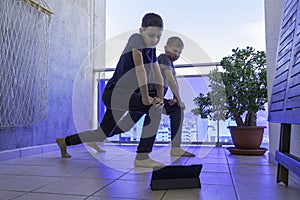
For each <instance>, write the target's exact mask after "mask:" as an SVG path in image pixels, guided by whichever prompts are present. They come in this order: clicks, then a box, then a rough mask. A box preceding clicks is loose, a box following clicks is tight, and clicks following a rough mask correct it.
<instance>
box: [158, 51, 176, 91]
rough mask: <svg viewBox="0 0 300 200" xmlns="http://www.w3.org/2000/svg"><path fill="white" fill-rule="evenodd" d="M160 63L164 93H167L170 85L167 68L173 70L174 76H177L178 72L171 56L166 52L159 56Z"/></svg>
mask: <svg viewBox="0 0 300 200" xmlns="http://www.w3.org/2000/svg"><path fill="white" fill-rule="evenodd" d="M158 63H159V66H160V70H161V74H162V77H163V80H164V95H166V93H167V91H168V87H169V86H168V81H167V77H166V73H165V70H167V69H169V70H171V71H172V74H173V76H174V77H175V76H176V72H175V68H174V65H173V62H172V61H171V60H170V59H169V57H168V56H167V55H166V54H160V55H159V56H158Z"/></svg>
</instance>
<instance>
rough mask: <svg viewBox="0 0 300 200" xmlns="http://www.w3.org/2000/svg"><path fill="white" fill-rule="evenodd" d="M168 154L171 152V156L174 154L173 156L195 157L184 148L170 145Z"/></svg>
mask: <svg viewBox="0 0 300 200" xmlns="http://www.w3.org/2000/svg"><path fill="white" fill-rule="evenodd" d="M170 154H171V156H175V157H195V156H196V155H195V154H193V153H190V152H188V151H185V150H183V149H181V148H180V147H172V148H171V152H170Z"/></svg>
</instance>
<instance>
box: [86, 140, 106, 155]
mask: <svg viewBox="0 0 300 200" xmlns="http://www.w3.org/2000/svg"><path fill="white" fill-rule="evenodd" d="M86 144H87V145H88V146H90V147H92V148H93V149H95V150H96V151H97V152H98V153H104V152H105V150H103V149H101V148H100V147H99V146H98V145H97V143H96V142H87V143H86Z"/></svg>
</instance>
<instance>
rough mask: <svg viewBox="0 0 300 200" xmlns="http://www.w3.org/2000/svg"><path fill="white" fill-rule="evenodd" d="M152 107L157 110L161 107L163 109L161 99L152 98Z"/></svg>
mask: <svg viewBox="0 0 300 200" xmlns="http://www.w3.org/2000/svg"><path fill="white" fill-rule="evenodd" d="M152 105H154V106H155V107H157V108H163V107H164V101H163V100H161V99H160V98H158V97H154V98H153V102H152Z"/></svg>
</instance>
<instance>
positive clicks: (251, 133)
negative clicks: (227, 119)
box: [227, 126, 266, 149]
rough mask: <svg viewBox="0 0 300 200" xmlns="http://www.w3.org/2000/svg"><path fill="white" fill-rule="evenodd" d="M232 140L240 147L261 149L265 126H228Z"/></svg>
mask: <svg viewBox="0 0 300 200" xmlns="http://www.w3.org/2000/svg"><path fill="white" fill-rule="evenodd" d="M227 128H228V129H229V131H230V133H231V138H232V142H233V144H234V145H235V147H236V148H238V149H259V148H260V145H261V142H262V139H263V134H264V128H266V127H265V126H228V127H227Z"/></svg>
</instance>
